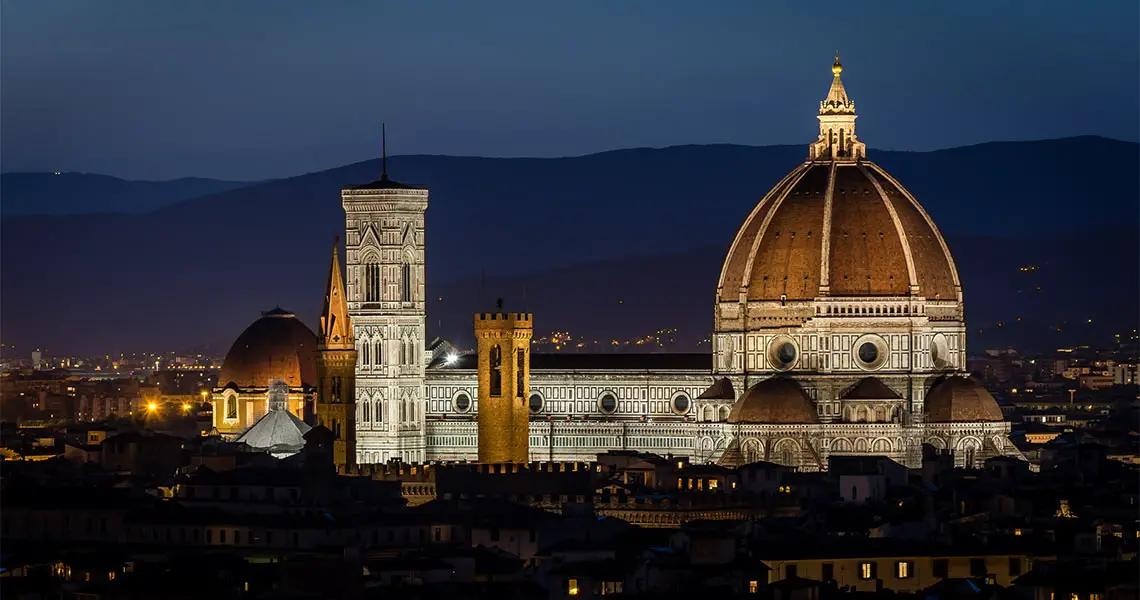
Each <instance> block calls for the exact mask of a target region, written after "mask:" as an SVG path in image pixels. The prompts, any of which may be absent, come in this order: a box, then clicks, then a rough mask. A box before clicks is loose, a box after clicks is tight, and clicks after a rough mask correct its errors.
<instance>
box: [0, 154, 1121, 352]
mask: <svg viewBox="0 0 1140 600" xmlns="http://www.w3.org/2000/svg"><path fill="white" fill-rule="evenodd" d="M803 155H804V148H802V147H799V146H796V147H791V146H771V147H760V148H754V147H745V146H729V145H717V146H680V147H672V148H664V149H660V150H652V149H635V150H621V151H614V152H605V153H601V154H593V155H589V156H582V157H576V158H562V159H486V158H465V157H446V156H401V157H394V158H390V159H389V171H390V172H391V173H392V174H393V175H394V176H396V178H397V179H399V180H401V181H405V182H410V183H420V184H424V185H427V186H429V187H430V188H431V201H430V205H429V208H428V231H427V240H428V281H429V293H430V295H431V298H432V300H433V302H434V303H435V305H433V306H432V307H431V308H430V310H429V322H430V326H431V329H432V330H433V332H435V331H438V332H440V333H444V334H447V335H451V336H459V335H463V334H464V332H466V331H467V329H469V328H470V323H469V322H468V321H469V319H470V315H469V314H468V313H470V312H472V311H476V310H480V309H486V308H488V306H489V305H493V302H494V299H495V298H496V297H497V296H500V295H501V296H505V297H506V300H507V302H508V305H509V306H519V305H520V303H521V302H522V300H521V296H522V290H521V287H522V285H523V284H524V282H526V283H525V285H526V287H527V290H526V306H527V307H528V308H529V309H532V310H534V311H535V312H536V313H537V314H536V319H537V320H538V323H539V328H540V329H543V328H548V327H549V328H557V329H570V330H571V331H583V332H584V331H585V330H586V329H588V328H591V327H597V328H598V330H599V331H598V334H607V332H609V331H612V334H610V335H612V337H629V336H632V335H644V334H647V333H650V332H652V331H654V330H656V329H658V328H660V327H664V326H670V327H677V328H679V329H681V330H682V331H684V332H686V335H688V336H689V337H691V338H692V340H693V341H692V343H693V344H695V343H696V341H695V340H697V339H701V338H703V337H707V335H708V333H709V330H710V328H711V319H712V298H713V294H714V286H715V281H716V277H717V274H718V270H719V268H720V263H721V261H722V260H723V254H724V251H725V249H726V248H727V246H728V245H729V243H731V241H732V237H733V236H734V235H735V233H736V230H737V228H738V227H739V226H740V224H741V222H742V221H743V219H744V217H745V216H746V215H747V213H748V211H749V210H751V208H752V207H753V206H754V205H755V203H756V201H757V200H758V199H759V198H760V197H761V196H762V195H763V194H764V193H765V192H766V191H767V190H768V188H769V187H771V186H772V185H773V184H774V183H775V182H776V181H777V180H778V179H779V178H780V177H781V176H783V175H784V174H785V173H787V171H789V170H790V169H792V168H793V167H794V166H795V165H796V164H798V163H799V162H800V161H801V160H803V157H804V156H803ZM870 156H871V158H872V159H874V160H875V161H876V162H878V163H879V164H880V165H882V166H883V167H885V168H887V169H888V170H889V171H891V172H892V173H893V174H894V175H895V176H896V177H897V178H898V179H899V180H900V181H901V182H902V183H903V184H904V185H906V186H907V187H908V188H909V189H910V190H911V191H912V192H913V193H914V194H915V195H916V196H917V197H918V198H919V200H920V201H921V202H922V203H923V205H924V206H925V207H926V208H927V210H928V211H929V212H930V213H931V215H932V216H933V218H934V219H935V221H936V222H937V223H938V224H939V226H940V227H941V228H942V231H943V232H944V233H946V235H947V237H948V238H949V239H950V243H951V246H952V249H953V251H954V253H955V256H956V258H957V260H958V263H959V265H960V268H961V270H962V276H963V279H964V280H965V282H966V300H967V307H968V310H969V318H970V320H971V322H970V324H971V329H972V330H977V329H979V328H981V324H982V323H985V322H988V321H994V322H996V321H998V320H1001V319H1007V318H1008V315H1009V314H1010V313H1011V312H1013V311H1015V310H1016V308H1018V307H1020V306H1021V304H1022V302H1023V298H1025V296H1023V295H1017V294H1016V292H1011V291H1009V289H1010V288H1009V286H1010V285H1012V284H1014V283H1018V282H1020V280H1019V279H1017V277H1018V274H1019V272H1018V271H1016V268H1015V267H1016V265H1017V264H1021V263H1031V262H1034V263H1048V264H1050V265H1052V266H1050V267H1049V269H1042V270H1040V271H1038V272H1036V273H1035V276H1039V277H1048V278H1049V279H1048V280H1047V282H1046V283H1047V286H1046V287H1045V289H1047V290H1057V294H1058V295H1057V296H1040V297H1041V298H1047V297H1048V298H1049V299H1050V300H1049V302H1045V303H1042V305H1041V306H1040V307H1039V311H1040V315H1041V316H1040V319H1041V320H1042V323H1046V322H1049V321H1053V320H1060V319H1064V318H1067V319H1071V318H1074V316H1075V315H1080V314H1083V313H1085V312H1089V311H1090V310H1091V309H1092V308H1094V307H1099V308H1097V310H1098V311H1099V312H1098V313H1097V315H1096V322H1095V324H1096V325H1097V326H1098V327H1099V326H1100V325H1102V323H1101V321H1103V325H1104V326H1105V327H1110V324H1111V323H1123V322H1125V321H1134V320H1135V316H1136V314H1137V312H1140V311H1138V310H1137V304H1136V296H1137V295H1136V294H1135V292H1136V290H1135V288H1136V278H1135V273H1136V272H1137V268H1136V252H1135V248H1136V247H1137V244H1136V242H1135V232H1136V229H1137V225H1138V223H1140V219H1138V215H1137V211H1138V208H1137V207H1138V201H1140V184H1138V180H1140V178H1138V177H1137V165H1138V164H1140V152H1138V145H1137V144H1135V143H1128V142H1119V141H1114V140H1107V139H1103V138H1095V137H1082V138H1070V139H1062V140H1049V141H1040V142H1016V143H994V144H983V145H979V146H971V147H966V148H956V149H951V150H943V151H938V152H924V153H908V152H883V151H877V152H872V153H871V155H870ZM379 167H380V165H379V161H367V162H364V163H358V164H354V165H349V166H345V167H340V168H337V169H332V170H328V171H322V172H318V173H311V174H308V175H302V176H299V177H293V178H289V179H282V180H277V181H271V182H266V183H262V184H256V185H251V186H249V187H245V188H241V189H234V190H230V191H226V192H221V193H218V194H213V195H209V196H205V197H200V198H193V199H190V200H185V201H182V202H178V203H175V204H172V205H169V206H165V207H163V208H160V209H158V210H155V211H152V212H150V213H147V214H141V215H87V216H70V217H43V216H40V217H7V216H5V217H4V218H3V219H0V269H2V272H3V282H4V285H3V287H2V288H0V306H2V307H3V309H4V310H3V312H2V313H0V331H3V335H4V340H5V342H6V343H9V344H18V345H23V346H28V345H33V344H34V345H39V346H44V347H47V348H48V349H49V350H54V351H58V352H64V351H80V350H82V351H95V352H104V351H111V350H114V349H122V350H128V351H129V350H134V349H140V350H143V349H145V350H161V349H164V348H169V349H171V350H174V349H177V348H183V347H188V346H191V345H195V344H200V343H210V344H217V345H219V346H221V347H222V349H223V350H224V348H225V347H226V346H228V344H229V343H230V342H231V341H232V339H233V338H234V337H235V336H236V335H237V333H239V332H240V331H241V329H242V328H243V327H245V326H246V325H247V324H248V323H249V322H250V321H252V320H253V319H254V318H255V317H256V316H257V314H258V311H260V310H267V309H269V308H272V307H273V306H274V305H275V304H280V305H282V306H285V307H287V308H290V309H292V310H295V311H297V312H298V314H299V315H300V316H301V317H302V318H303V319H304V320H305V321H306V322H308V323H310V324H311V325H315V323H316V319H315V317H316V312H317V310H318V309H319V304H320V300H321V293H322V286H323V284H324V281H323V280H324V277H325V275H326V274H325V269H326V268H327V252H328V247H329V244H331V242H332V238H333V236H334V235H335V234H339V233H341V232H343V229H344V221H343V218H344V217H343V211H342V209H341V207H340V200H339V190H340V188H341V187H343V186H345V185H349V184H354V183H362V182H366V181H370V180H373V179H375V178H376V176H377V174H378V173H379V171H380V168H379ZM506 215H509V217H510V223H511V232H512V235H513V236H514V237H513V241H512V243H503V242H502V241H501V240H502V238H501V237H498V236H494V237H492V236H487V233H488V230H487V229H486V228H488V227H492V226H494V224H495V223H498V222H501V217H503V216H506ZM623 264H624V265H626V266H625V267H622V266H621V265H623ZM575 265H579V266H575ZM615 265H617V266H615ZM564 269H565V270H564ZM1011 269H1013V270H1012V271H1011ZM481 273H484V274H485V278H482V279H483V280H484V281H485V282H486V283H485V284H478V283H477V282H479V281H480V280H481V277H480V274H481ZM1125 275H1127V277H1125ZM449 282H453V283H449ZM454 282H458V283H454ZM472 282H476V283H472ZM496 282H499V283H496ZM496 288H497V289H496ZM1022 294H1025V292H1024V291H1023V292H1022ZM440 296H442V297H444V300H443V301H442V302H440V301H438V300H437V298H439V297H440ZM618 297H621V298H623V299H624V300H625V302H624V303H623V304H621V305H618V304H617V299H618ZM638 298H641V299H642V300H638ZM639 302H644V303H645V304H639ZM1114 303H1115V304H1114ZM1129 303H1131V304H1129ZM634 306H638V307H640V308H639V309H636V310H635V309H633V308H632V307H634ZM1035 306H1036V305H1035ZM1114 307H1115V308H1114ZM611 308H612V309H613V310H611ZM619 309H620V310H619ZM651 309H652V310H651ZM1127 309H1131V310H1127ZM1122 310H1123V312H1124V313H1125V314H1123V315H1121V314H1118V313H1119V312H1121V311H1122ZM623 311H624V312H623ZM1014 316H1016V315H1014ZM1022 316H1023V321H1022V322H1026V321H1025V318H1026V315H1022ZM975 322H977V323H975ZM976 325H977V326H976ZM1043 326H1044V325H1043ZM1118 326H1120V325H1111V327H1118ZM987 327H988V326H987ZM1000 329H1001V331H1000V332H998V333H995V334H993V335H995V336H998V337H995V338H994V340H995V341H996V340H998V338H999V337H1000V336H1005V335H1007V333H1006V332H1010V331H1015V330H1014V329H1012V328H1011V329H1006V328H1004V327H1003V328H1000ZM987 331H989V329H987ZM1066 331H1067V332H1069V333H1072V335H1073V336H1077V337H1082V336H1085V334H1090V335H1091V334H1092V333H1093V332H1091V331H1085V332H1082V331H1081V330H1079V329H1074V328H1069V329H1067V330H1066ZM982 335H985V336H989V335H991V334H990V333H986V334H982ZM1008 335H1013V334H1008ZM1026 335H1027V336H1028V335H1029V334H1026ZM1066 335H1068V334H1066ZM1096 335H1098V336H1103V335H1108V333H1106V332H1100V333H1097V334H1096ZM1014 337H1016V336H1014ZM1003 339H1004V338H1003ZM1011 339H1013V338H1011ZM1028 339H1029V338H1028V337H1027V338H1026V340H1028ZM1058 339H1059V338H1058ZM1074 339H1075V338H1074ZM1099 339H1101V338H1098V339H1096V340H1094V339H1087V340H1086V339H1083V337H1082V340H1083V341H1089V342H1097V341H1098V340H1099ZM1052 340H1053V338H1050V341H1048V343H1052ZM983 341H985V338H982V337H980V336H978V335H972V336H971V346H972V347H973V346H974V344H975V343H980V342H983ZM1013 341H1014V342H1015V343H1018V344H1024V343H1029V342H1028V341H1026V342H1020V341H1017V339H1013ZM1032 343H1035V344H1037V343H1046V342H1045V341H1043V340H1038V341H1035V342H1032ZM682 349H684V348H682Z"/></svg>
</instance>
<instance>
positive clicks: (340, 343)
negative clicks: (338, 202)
mask: <svg viewBox="0 0 1140 600" xmlns="http://www.w3.org/2000/svg"><path fill="white" fill-rule="evenodd" d="M320 343H321V344H322V345H323V346H324V347H326V348H336V349H349V350H351V349H353V348H355V346H356V341H355V336H354V335H353V330H352V321H351V319H349V316H348V301H347V298H346V294H345V291H344V276H343V275H341V270H340V238H339V237H338V238H337V240H336V241H335V242H334V243H333V249H332V262H331V263H330V264H329V280H328V284H327V285H325V302H324V308H323V309H321V340H320Z"/></svg>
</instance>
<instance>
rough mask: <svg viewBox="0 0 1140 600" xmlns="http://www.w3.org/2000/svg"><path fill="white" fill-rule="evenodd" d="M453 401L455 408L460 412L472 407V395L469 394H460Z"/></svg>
mask: <svg viewBox="0 0 1140 600" xmlns="http://www.w3.org/2000/svg"><path fill="white" fill-rule="evenodd" d="M451 403H452V404H453V405H454V406H455V410H457V411H459V412H467V411H468V410H470V409H471V396H468V395H467V394H459V395H458V396H456V397H455V400H452V401H451Z"/></svg>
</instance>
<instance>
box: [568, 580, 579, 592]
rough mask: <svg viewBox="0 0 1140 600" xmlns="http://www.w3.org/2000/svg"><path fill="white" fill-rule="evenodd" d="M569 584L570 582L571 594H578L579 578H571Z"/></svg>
mask: <svg viewBox="0 0 1140 600" xmlns="http://www.w3.org/2000/svg"><path fill="white" fill-rule="evenodd" d="M567 584H568V588H569V590H568V593H569V594H570V595H571V596H577V595H578V580H577V579H571V580H570V581H568V582H567Z"/></svg>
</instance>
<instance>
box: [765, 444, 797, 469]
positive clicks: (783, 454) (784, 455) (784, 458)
mask: <svg viewBox="0 0 1140 600" xmlns="http://www.w3.org/2000/svg"><path fill="white" fill-rule="evenodd" d="M772 455H773V457H774V458H775V460H776V462H779V463H780V464H783V465H788V466H795V465H796V464H798V463H799V456H800V444H799V442H797V441H795V440H793V439H792V438H784V439H782V440H780V441H778V442H776V445H775V446H773V447H772Z"/></svg>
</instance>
